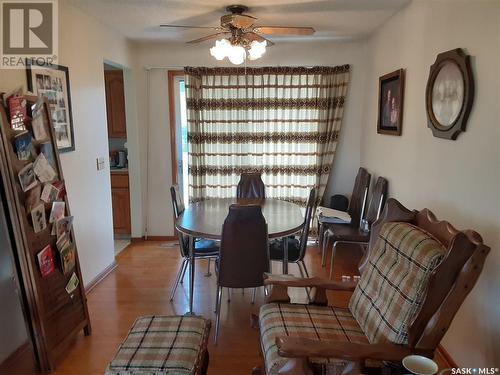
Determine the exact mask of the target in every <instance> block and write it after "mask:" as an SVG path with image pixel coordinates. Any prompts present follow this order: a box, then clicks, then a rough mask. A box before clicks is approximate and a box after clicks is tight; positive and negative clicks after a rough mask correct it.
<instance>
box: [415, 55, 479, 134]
mask: <svg viewBox="0 0 500 375" xmlns="http://www.w3.org/2000/svg"><path fill="white" fill-rule="evenodd" d="M473 100H474V79H473V77H472V70H471V66H470V57H469V56H468V55H466V54H465V53H464V52H463V51H462V50H461V49H460V48H457V49H454V50H451V51H447V52H443V53H440V54H439V55H438V56H437V57H436V61H435V62H434V64H433V65H431V69H430V73H429V79H428V80H427V88H426V92H425V105H426V110H427V126H428V127H429V128H431V130H432V133H433V135H434V136H435V137H439V138H445V139H452V140H455V139H456V138H457V137H458V135H459V134H460V132H462V131H465V128H466V124H467V119H468V117H469V113H470V111H471V108H472V103H473Z"/></svg>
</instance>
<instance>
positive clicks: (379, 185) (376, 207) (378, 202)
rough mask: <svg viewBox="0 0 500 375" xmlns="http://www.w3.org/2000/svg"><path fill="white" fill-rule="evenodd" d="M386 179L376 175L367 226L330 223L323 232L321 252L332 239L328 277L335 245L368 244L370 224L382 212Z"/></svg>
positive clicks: (386, 184)
mask: <svg viewBox="0 0 500 375" xmlns="http://www.w3.org/2000/svg"><path fill="white" fill-rule="evenodd" d="M387 186H388V182H387V179H385V178H384V177H378V178H377V182H376V183H375V187H374V188H373V192H372V195H371V198H370V203H369V204H368V209H367V211H366V218H365V220H366V222H367V228H366V229H365V228H360V227H359V226H358V227H354V226H351V225H342V224H339V225H335V224H332V225H331V226H330V227H329V228H328V229H327V230H326V231H325V232H324V234H323V241H322V242H323V246H324V249H323V252H324V253H327V252H328V249H329V247H330V244H331V243H332V241H333V246H332V258H331V260H330V279H331V278H332V276H333V264H334V260H335V256H336V253H337V245H339V244H341V243H345V244H359V245H362V246H363V247H366V246H367V245H368V241H370V228H371V226H372V224H373V223H374V222H375V221H377V219H378V218H379V216H380V213H381V212H382V210H383V208H384V205H385V200H386V199H387Z"/></svg>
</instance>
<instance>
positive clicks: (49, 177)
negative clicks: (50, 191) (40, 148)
mask: <svg viewBox="0 0 500 375" xmlns="http://www.w3.org/2000/svg"><path fill="white" fill-rule="evenodd" d="M33 170H34V171H35V174H36V176H37V177H38V179H39V180H40V181H41V182H50V181H53V180H54V179H55V178H56V176H57V174H56V172H55V171H54V168H52V166H51V165H50V164H49V162H48V160H47V158H46V157H45V155H44V154H43V153H40V155H38V157H37V158H36V160H35V162H34V164H33Z"/></svg>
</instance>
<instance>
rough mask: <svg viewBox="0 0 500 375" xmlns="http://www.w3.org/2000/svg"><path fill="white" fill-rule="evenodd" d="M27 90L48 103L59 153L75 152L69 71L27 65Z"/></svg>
mask: <svg viewBox="0 0 500 375" xmlns="http://www.w3.org/2000/svg"><path fill="white" fill-rule="evenodd" d="M26 74H27V78H28V90H29V91H31V92H33V93H34V94H35V95H41V96H43V97H45V98H47V100H48V101H49V105H50V110H51V113H52V124H53V125H54V132H55V135H56V143H57V148H58V150H59V152H68V151H74V150H75V138H74V133H73V115H72V112H71V91H70V87H69V70H68V67H66V66H62V65H51V66H38V65H32V64H27V65H26Z"/></svg>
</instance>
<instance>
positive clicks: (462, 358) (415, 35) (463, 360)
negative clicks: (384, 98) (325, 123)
mask: <svg viewBox="0 0 500 375" xmlns="http://www.w3.org/2000/svg"><path fill="white" fill-rule="evenodd" d="M458 47H461V48H464V49H465V50H466V51H467V53H468V54H470V55H471V56H472V65H473V70H474V76H475V82H476V96H475V102H474V107H473V110H472V113H471V116H470V118H469V121H468V125H467V131H466V132H465V133H462V134H461V135H460V136H459V138H458V140H457V141H449V140H444V139H439V138H434V137H433V136H432V132H431V130H430V129H428V128H427V118H426V112H425V101H424V96H425V86H426V82H427V77H428V73H429V67H430V65H431V64H432V63H433V62H434V60H435V58H436V55H437V54H438V53H440V52H444V51H447V50H450V49H453V48H458ZM368 48H369V53H368V56H369V60H368V62H367V67H368V70H367V81H366V91H365V92H366V105H365V106H364V114H365V115H364V119H363V126H364V129H363V131H362V142H361V163H362V164H363V165H366V167H367V168H368V169H369V170H370V171H372V172H373V173H374V174H376V175H384V176H386V177H387V178H388V179H389V186H390V192H391V195H392V196H394V197H396V198H398V199H399V200H401V201H402V203H403V204H405V205H407V206H408V207H411V208H417V209H421V208H424V207H428V208H430V209H431V210H432V211H434V213H436V215H437V216H438V217H439V218H444V219H446V220H449V221H451V222H452V223H454V224H455V225H457V226H458V227H459V228H473V229H475V230H477V231H478V232H479V233H480V234H481V235H482V236H483V238H484V241H485V243H486V244H488V245H490V246H491V247H492V250H491V253H490V255H489V257H488V259H487V260H486V267H485V269H484V271H483V274H482V276H481V278H480V280H479V282H478V284H477V285H476V287H475V288H474V290H473V291H472V293H471V294H470V295H469V297H468V298H467V300H466V301H465V303H464V305H463V306H462V308H461V310H460V311H459V313H458V315H457V316H456V317H455V320H454V321H453V323H452V325H451V327H450V329H449V331H448V333H447V335H446V336H445V339H444V342H443V344H444V346H445V348H446V349H447V350H448V351H449V353H450V354H451V356H452V357H453V359H455V360H456V362H457V363H458V364H459V365H461V366H468V367H495V366H496V367H498V366H499V365H500V345H499V343H500V325H499V324H498V323H499V322H500V293H499V292H498V287H499V284H500V278H499V273H498V270H499V269H500V254H499V250H500V248H499V243H500V218H499V212H500V196H499V193H500V126H499V119H500V96H499V87H500V68H499V67H500V2H498V1H481V0H478V1H428V0H426V1H423V0H422V1H418V0H417V1H415V0H414V1H413V3H412V4H410V5H409V6H408V7H407V8H405V9H404V10H402V11H401V12H400V13H398V14H396V15H395V16H394V17H393V18H391V19H390V20H389V22H387V23H386V24H385V25H384V26H383V27H382V28H381V29H380V30H379V31H378V32H377V33H376V34H375V35H374V36H373V37H372V38H371V39H370V40H369V42H368ZM399 68H405V69H406V92H405V103H404V118H403V134H402V136H401V137H394V136H388V135H378V134H377V133H376V126H377V100H378V98H377V90H378V77H379V76H381V75H383V74H385V73H389V72H391V71H393V70H396V69H399Z"/></svg>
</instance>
